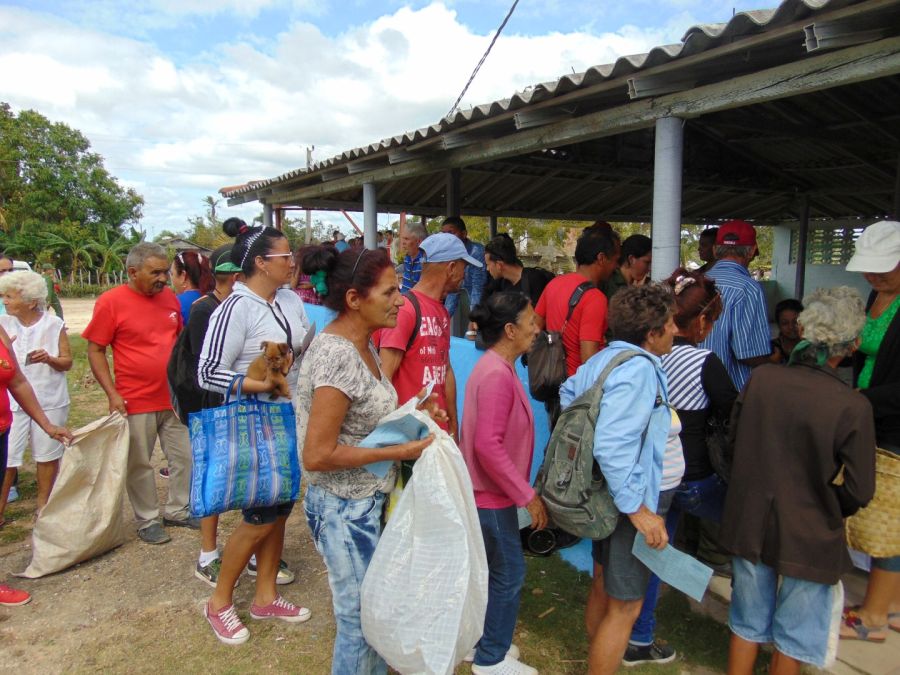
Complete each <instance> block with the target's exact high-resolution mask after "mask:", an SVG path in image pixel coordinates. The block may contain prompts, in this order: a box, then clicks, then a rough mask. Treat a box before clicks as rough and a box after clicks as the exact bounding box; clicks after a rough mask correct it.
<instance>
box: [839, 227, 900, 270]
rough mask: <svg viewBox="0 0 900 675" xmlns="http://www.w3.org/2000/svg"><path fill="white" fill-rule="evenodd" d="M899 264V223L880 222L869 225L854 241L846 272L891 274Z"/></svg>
mask: <svg viewBox="0 0 900 675" xmlns="http://www.w3.org/2000/svg"><path fill="white" fill-rule="evenodd" d="M898 263H900V223H898V222H897V221H896V220H882V221H879V222H877V223H873V224H872V225H869V227H867V228H866V229H865V230H864V231H863V233H862V234H861V235H859V239H857V240H856V251H855V252H854V253H853V257H852V258H850V262H848V263H847V271H848V272H871V273H874V274H879V273H883V272H891V271H893V270H894V268H895V267H897V264H898Z"/></svg>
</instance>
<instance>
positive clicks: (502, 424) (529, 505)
mask: <svg viewBox="0 0 900 675" xmlns="http://www.w3.org/2000/svg"><path fill="white" fill-rule="evenodd" d="M469 317H470V318H471V320H472V321H474V322H475V323H476V324H477V325H478V329H479V330H480V331H481V335H482V339H483V340H484V344H485V345H486V347H487V351H486V352H485V353H484V355H483V356H482V357H481V358H480V359H479V360H478V363H476V364H475V368H474V369H473V370H472V374H471V375H470V376H469V380H468V383H467V384H466V395H465V404H464V406H463V409H464V410H466V411H467V412H466V414H465V415H464V416H463V421H462V432H461V438H460V450H461V451H462V454H463V457H464V458H465V460H466V465H467V466H468V469H469V474H470V475H471V477H472V486H473V487H474V489H475V505H476V506H477V507H478V519H479V521H480V522H481V533H482V536H483V538H484V547H485V552H486V554H487V561H488V569H489V570H490V578H489V581H488V605H487V614H486V616H485V619H484V632H483V633H482V636H481V640H479V642H478V645H477V646H476V649H475V653H474V654H472V655H470V656H472V660H474V665H473V666H472V672H473V673H475V674H476V675H487V674H489V673H506V674H508V675H517V674H521V675H528V674H532V673H537V671H536V670H535V669H534V668H532V667H531V666H527V665H525V664H524V663H521V662H520V661H519V660H518V656H519V650H518V648H517V647H516V646H515V645H513V644H512V637H513V631H514V630H515V627H516V616H517V615H518V612H519V596H520V593H521V591H522V584H523V583H524V582H525V558H524V556H523V554H522V541H521V539H520V537H519V520H518V515H517V507H519V508H526V509H527V510H528V514H529V515H530V516H531V522H532V526H533V527H534V528H536V529H542V528H544V527H546V526H547V511H546V509H545V508H544V502H543V500H542V499H541V497H540V496H539V495H538V494H537V493H536V492H535V491H534V488H533V487H531V483H530V481H529V477H530V476H531V460H532V454H533V453H534V417H533V416H532V413H531V404H530V402H529V400H528V396H527V395H526V394H525V389H524V387H523V386H522V381H521V380H520V379H519V376H518V375H517V374H516V368H515V362H516V359H518V358H519V357H520V356H522V354H525V353H526V352H527V351H528V350H529V349H530V348H531V345H532V343H533V342H534V338H535V336H536V335H537V334H538V328H537V324H536V323H535V314H534V309H532V307H531V303H530V302H529V301H528V298H527V297H526V296H525V295H523V294H521V293H517V292H514V291H507V292H501V293H494V294H493V295H491V296H490V297H489V298H488V299H487V300H485V301H484V302H482V303H481V304H480V305H478V306H477V307H475V308H474V309H473V310H472V311H471V313H470V314H469Z"/></svg>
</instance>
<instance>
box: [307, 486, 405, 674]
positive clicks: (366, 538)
mask: <svg viewBox="0 0 900 675" xmlns="http://www.w3.org/2000/svg"><path fill="white" fill-rule="evenodd" d="M303 505H304V508H305V510H306V521H307V522H308V523H309V529H310V530H311V531H312V538H313V542H315V545H316V550H318V551H319V554H320V555H321V556H322V557H323V558H324V559H325V566H326V567H327V568H328V585H329V586H330V587H331V600H332V604H333V606H334V621H335V624H336V625H337V634H336V635H335V638H334V651H333V652H332V658H331V673H332V675H376V674H377V675H383V674H384V673H386V672H387V664H385V662H384V660H383V659H382V658H381V657H380V656H378V654H377V653H376V652H375V650H374V649H372V648H371V647H370V646H369V645H368V643H367V642H366V640H365V638H364V637H363V634H362V627H361V625H360V617H359V588H360V586H361V585H362V582H363V577H365V575H366V569H367V568H368V566H369V562H370V561H371V560H372V555H373V554H374V553H375V546H376V545H377V544H378V538H379V537H380V536H381V511H382V507H383V506H384V495H383V494H381V493H380V492H378V493H375V495H374V496H372V497H368V498H366V499H342V498H341V497H337V496H335V495H333V494H332V493H330V492H328V490H325V489H323V488H320V487H318V486H316V485H310V486H308V487H307V489H306V498H305V500H304V503H303Z"/></svg>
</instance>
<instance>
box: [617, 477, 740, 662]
mask: <svg viewBox="0 0 900 675" xmlns="http://www.w3.org/2000/svg"><path fill="white" fill-rule="evenodd" d="M727 488H728V486H727V485H726V484H725V481H723V480H722V479H721V478H719V477H718V476H717V475H716V474H713V475H711V476H707V477H706V478H701V479H700V480H686V481H683V482H682V483H681V485H679V486H678V487H677V488H675V489H673V490H666V491H664V492H662V493H660V495H659V503H660V507H662V505H663V496H664V495H670V496H669V497H668V499H669V500H671V506H669V508H668V513H666V511H664V510H663V509H662V508H660V509H658V510H657V513H658V514H659V515H661V516H664V517H665V519H666V532H667V533H668V534H669V539H670V540H671V539H674V538H675V531H676V530H677V529H678V519H679V518H680V517H681V514H682V512H684V513H690V514H691V515H694V516H699V517H700V518H706V519H707V520H712V521H715V522H717V523H718V522H719V521H721V520H722V508H723V506H724V504H725V490H726V489H727ZM658 601H659V577H657V576H656V575H655V574H651V575H650V583H649V584H648V585H647V592H646V593H645V594H644V604H643V605H642V606H641V613H640V616H638V618H637V621H635V622H634V627H633V628H632V629H631V639H630V640H629V642H630V643H631V644H633V645H649V644H652V643H653V637H654V633H655V631H656V603H657V602H658Z"/></svg>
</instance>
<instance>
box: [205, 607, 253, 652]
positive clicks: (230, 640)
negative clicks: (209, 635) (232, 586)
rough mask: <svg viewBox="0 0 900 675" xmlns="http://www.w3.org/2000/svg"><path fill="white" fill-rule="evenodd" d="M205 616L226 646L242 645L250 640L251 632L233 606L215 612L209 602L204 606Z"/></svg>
mask: <svg viewBox="0 0 900 675" xmlns="http://www.w3.org/2000/svg"><path fill="white" fill-rule="evenodd" d="M203 616H205V617H206V620H207V621H209V625H210V626H212V629H213V632H214V633H215V634H216V637H217V638H219V640H220V641H222V642H224V643H225V644H226V645H240V644H244V643H245V642H246V641H247V640H249V639H250V631H249V630H247V627H246V626H245V625H244V624H243V622H242V621H241V619H240V617H239V616H238V615H237V612H236V611H235V610H234V605H233V604H232V605H228V606H226V607H223V608H222V609H220V610H219V611H218V612H214V611H212V610H211V609H210V608H209V603H208V602H207V603H206V604H205V605H203Z"/></svg>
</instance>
